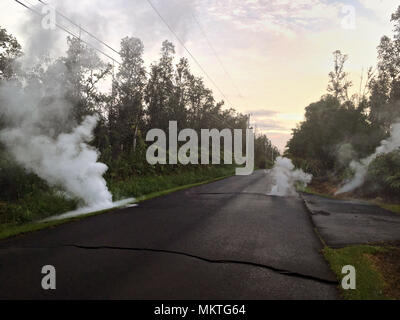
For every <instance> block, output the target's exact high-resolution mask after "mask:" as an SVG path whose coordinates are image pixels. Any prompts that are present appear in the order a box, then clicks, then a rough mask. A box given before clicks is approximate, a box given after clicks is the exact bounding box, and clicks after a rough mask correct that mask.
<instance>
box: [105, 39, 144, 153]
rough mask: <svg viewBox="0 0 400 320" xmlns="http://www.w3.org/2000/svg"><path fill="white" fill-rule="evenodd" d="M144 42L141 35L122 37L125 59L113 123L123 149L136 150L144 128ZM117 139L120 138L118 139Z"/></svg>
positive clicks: (115, 89)
mask: <svg viewBox="0 0 400 320" xmlns="http://www.w3.org/2000/svg"><path fill="white" fill-rule="evenodd" d="M143 52H144V46H143V43H142V41H141V40H140V39H137V38H132V37H125V38H123V39H122V40H121V51H120V55H121V58H122V63H121V65H120V67H119V70H118V73H117V75H116V79H114V81H113V103H112V108H111V110H110V118H109V120H110V125H111V127H112V130H113V132H114V133H117V136H116V135H115V134H114V143H115V142H117V143H118V144H119V146H120V147H121V150H126V151H133V152H134V151H135V149H136V145H137V137H138V134H139V131H140V129H141V128H143V123H142V122H143V121H142V119H143V98H144V88H145V86H146V70H145V67H144V61H143ZM115 140H116V141H115Z"/></svg>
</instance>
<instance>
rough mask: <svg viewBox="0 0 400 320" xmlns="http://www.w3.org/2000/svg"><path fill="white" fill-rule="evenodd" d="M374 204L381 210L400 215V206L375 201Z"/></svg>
mask: <svg viewBox="0 0 400 320" xmlns="http://www.w3.org/2000/svg"><path fill="white" fill-rule="evenodd" d="M374 203H375V204H377V205H378V206H380V207H382V208H383V209H386V210H388V211H391V212H394V213H398V214H400V204H390V203H384V202H381V201H377V202H374Z"/></svg>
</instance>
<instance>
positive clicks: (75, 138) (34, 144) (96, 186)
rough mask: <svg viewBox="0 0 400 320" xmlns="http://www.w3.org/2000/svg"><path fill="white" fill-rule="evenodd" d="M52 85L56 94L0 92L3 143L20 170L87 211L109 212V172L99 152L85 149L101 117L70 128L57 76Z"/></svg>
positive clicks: (36, 89)
mask: <svg viewBox="0 0 400 320" xmlns="http://www.w3.org/2000/svg"><path fill="white" fill-rule="evenodd" d="M56 70H58V69H56ZM49 74H51V73H50V72H49ZM49 80H50V83H51V82H52V81H53V83H52V87H51V89H52V90H50V88H49V86H45V85H43V84H36V85H32V87H29V86H27V87H25V88H21V87H19V86H18V85H17V84H15V83H5V84H3V85H2V86H1V87H0V116H2V117H3V119H5V120H6V128H5V129H3V130H2V131H0V141H1V142H2V143H3V144H4V145H5V146H6V148H7V150H8V151H9V153H10V154H11V155H12V156H13V157H14V159H15V160H16V161H17V162H18V163H19V164H20V165H22V166H23V167H24V168H26V169H27V170H28V171H29V172H33V173H35V174H37V175H38V176H39V177H41V178H42V179H44V180H46V181H47V182H48V183H49V185H51V186H56V187H60V188H61V189H63V190H64V191H65V192H66V193H67V194H68V195H70V196H72V197H75V198H78V199H81V200H82V201H83V202H84V204H85V205H87V206H89V207H92V208H95V209H97V208H98V209H102V208H106V207H110V206H111V205H112V196H111V194H110V192H109V191H108V189H107V186H106V181H105V180H104V178H103V176H102V175H103V174H104V173H105V172H106V170H107V166H106V165H105V164H102V163H99V162H97V159H98V156H99V154H98V152H97V150H96V149H94V148H92V147H90V146H89V145H88V144H87V143H88V142H89V141H91V140H92V138H93V130H94V128H95V127H96V123H97V117H96V116H87V117H86V118H85V119H84V120H83V122H82V123H81V124H80V125H75V126H74V125H71V124H70V123H69V122H71V121H68V119H69V114H70V109H71V106H70V105H69V103H68V102H67V101H65V100H64V99H63V97H62V94H63V93H64V92H63V90H62V89H61V88H62V87H63V86H62V85H61V84H59V83H57V81H56V79H55V78H54V76H50V78H49Z"/></svg>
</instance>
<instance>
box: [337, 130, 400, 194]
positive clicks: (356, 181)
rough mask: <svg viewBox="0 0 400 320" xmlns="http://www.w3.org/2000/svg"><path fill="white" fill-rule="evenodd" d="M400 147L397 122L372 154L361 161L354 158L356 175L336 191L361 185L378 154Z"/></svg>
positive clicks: (348, 189) (399, 133) (353, 165)
mask: <svg viewBox="0 0 400 320" xmlns="http://www.w3.org/2000/svg"><path fill="white" fill-rule="evenodd" d="M399 147H400V122H397V123H395V124H394V125H392V128H391V130H390V137H389V138H388V139H385V140H382V141H381V144H380V146H379V147H377V148H376V150H375V153H373V154H371V155H370V156H368V157H367V158H364V159H362V160H360V161H354V160H353V161H352V162H351V163H350V168H351V169H353V170H354V171H355V173H354V177H353V179H351V180H350V181H349V182H347V183H346V184H345V185H344V186H342V187H341V188H340V189H339V190H338V191H336V193H335V194H341V193H344V192H350V191H353V190H354V189H356V188H358V187H360V186H361V185H362V184H363V183H364V181H365V176H366V175H367V171H368V166H369V165H370V164H371V162H372V161H374V160H375V159H376V157H377V156H378V155H380V154H386V153H389V152H392V151H394V150H395V149H397V148H399Z"/></svg>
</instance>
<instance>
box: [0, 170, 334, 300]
mask: <svg viewBox="0 0 400 320" xmlns="http://www.w3.org/2000/svg"><path fill="white" fill-rule="evenodd" d="M270 187H271V186H270V181H269V176H268V173H267V172H265V171H257V172H255V173H254V174H253V175H251V176H242V177H239V176H236V177H231V178H228V179H225V180H221V181H218V182H215V183H211V184H207V185H203V186H199V187H195V188H191V189H187V190H184V191H180V192H176V193H173V194H170V195H167V196H163V197H159V198H156V199H152V200H149V201H145V202H143V203H140V204H139V206H138V207H134V208H125V209H121V210H118V211H114V212H110V213H106V214H103V215H98V216H94V217H90V218H86V219H84V220H80V221H75V222H70V223H67V224H64V225H61V226H59V227H56V228H52V229H47V230H42V231H39V232H35V233H31V234H28V235H25V236H20V237H17V238H14V239H9V240H5V241H1V242H0V299H5V298H8V299H9V298H19V299H31V298H35V299H335V298H337V297H338V293H337V289H336V286H337V284H336V283H335V282H336V279H335V277H334V275H333V274H332V272H331V271H330V270H329V267H328V265H327V263H326V262H325V260H324V259H323V257H322V256H321V254H320V253H319V251H320V249H321V248H322V244H321V242H320V240H319V239H318V237H317V236H316V234H315V232H314V230H313V225H312V222H311V219H310V214H309V212H308V211H307V210H306V208H305V206H304V203H303V201H302V200H301V199H300V198H299V197H273V196H267V195H266V193H267V192H268V191H269V188H270ZM44 265H53V266H54V267H55V268H56V276H57V277H56V290H48V291H46V290H43V289H42V287H41V281H42V277H43V276H44V275H42V274H41V269H42V267H43V266H44Z"/></svg>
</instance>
